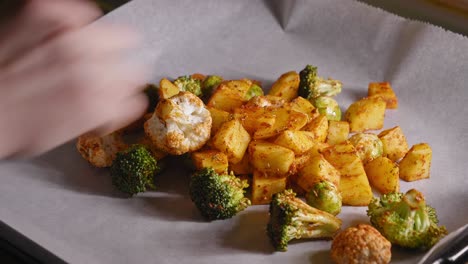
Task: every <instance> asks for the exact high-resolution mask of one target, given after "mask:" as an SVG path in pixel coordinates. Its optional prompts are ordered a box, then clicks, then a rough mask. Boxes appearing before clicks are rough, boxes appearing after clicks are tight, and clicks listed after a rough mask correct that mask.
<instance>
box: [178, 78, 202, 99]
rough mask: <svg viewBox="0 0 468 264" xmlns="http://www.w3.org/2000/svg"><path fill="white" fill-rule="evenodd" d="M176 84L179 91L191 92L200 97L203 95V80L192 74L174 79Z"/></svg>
mask: <svg viewBox="0 0 468 264" xmlns="http://www.w3.org/2000/svg"><path fill="white" fill-rule="evenodd" d="M174 85H175V86H177V87H178V88H179V91H185V92H191V93H193V94H194V95H196V96H198V97H202V95H203V93H202V88H201V81H200V80H199V79H195V78H193V77H192V76H190V75H186V76H180V77H179V78H177V79H176V80H175V81H174Z"/></svg>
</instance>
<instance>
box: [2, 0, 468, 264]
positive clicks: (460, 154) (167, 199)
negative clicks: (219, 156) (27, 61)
mask: <svg viewBox="0 0 468 264" xmlns="http://www.w3.org/2000/svg"><path fill="white" fill-rule="evenodd" d="M97 23H118V24H124V25H127V26H132V27H135V28H137V29H138V30H140V31H141V33H142V34H144V36H145V43H144V47H143V48H142V49H141V50H139V51H138V52H137V53H135V54H133V57H134V59H137V60H142V61H144V62H146V63H148V67H150V68H151V69H152V81H159V79H160V78H161V77H166V76H168V77H177V76H179V75H183V74H188V73H194V72H200V73H205V74H219V75H222V76H224V77H225V78H231V79H235V78H242V77H248V78H254V79H258V80H260V81H262V82H263V84H264V86H265V87H267V88H268V87H269V85H271V83H272V82H273V81H274V80H275V79H276V78H277V77H278V76H279V75H280V74H282V73H284V72H286V71H290V70H297V71H299V70H301V69H302V68H303V67H304V66H305V65H306V64H314V65H317V66H318V67H319V74H320V75H322V76H325V77H326V76H331V77H334V78H336V79H339V80H341V81H342V82H343V84H344V87H343V92H342V94H340V95H339V96H338V97H337V100H338V102H339V103H340V105H341V107H342V109H343V111H344V110H346V109H347V107H348V106H349V104H350V103H351V102H352V101H354V100H356V99H358V98H360V97H363V96H365V95H366V93H367V84H368V83H369V82H372V81H389V82H391V84H392V86H393V88H394V90H395V92H396V94H397V96H398V97H399V102H400V106H399V109H398V110H387V112H386V118H385V127H384V128H390V127H393V126H395V125H400V126H401V128H402V129H403V132H404V133H405V134H406V136H407V139H408V143H409V144H410V145H413V144H416V143H420V142H427V143H429V144H430V145H431V147H432V149H433V162H432V171H431V178H430V179H428V180H422V181H416V182H412V183H405V182H401V191H406V190H408V189H410V188H417V189H419V190H420V191H422V192H423V193H425V194H426V196H427V200H428V203H429V204H431V205H432V206H434V207H435V208H436V209H437V211H438V213H439V216H440V217H439V218H440V222H441V223H442V224H444V225H446V226H447V228H448V230H449V231H453V230H455V229H456V228H458V227H460V226H462V225H463V224H465V223H466V222H467V219H468V206H467V204H468V203H467V202H468V199H467V198H468V192H466V186H467V184H468V177H466V162H467V158H466V150H467V149H468V132H467V131H468V122H467V121H466V120H467V116H468V108H467V107H465V103H466V102H467V101H468V90H467V87H466V86H467V85H466V83H467V82H468V56H467V54H468V40H467V39H466V38H464V37H462V36H461V35H457V34H454V33H451V32H447V31H444V30H443V29H441V28H437V27H435V26H431V25H427V24H423V23H420V22H414V21H408V20H405V19H402V18H399V17H397V16H394V15H391V14H389V13H386V12H384V11H382V10H378V9H375V8H372V7H369V6H366V5H364V4H362V3H359V2H354V1H349V0H314V1H259V0H257V1H247V0H240V1H216V0H212V1H208V0H207V1H189V0H186V1H171V0H159V1H152V0H137V1H132V2H131V3H129V4H127V5H126V6H124V7H123V8H121V9H119V10H117V11H116V12H113V13H111V14H110V15H109V16H106V17H104V18H103V19H101V20H100V21H98V22H97ZM173 165H174V164H173ZM175 167H177V166H175ZM187 179H188V176H187V175H186V174H184V173H182V171H179V169H178V168H171V169H170V170H169V171H168V172H167V173H166V174H164V175H162V176H161V177H160V178H158V179H157V185H158V190H157V191H152V192H148V193H145V194H143V195H138V196H137V197H134V198H132V199H126V198H123V197H122V195H120V194H119V193H118V192H116V191H115V190H114V189H113V187H112V185H111V182H110V177H109V175H108V173H107V172H106V171H105V170H100V169H95V168H91V167H90V166H89V165H88V164H87V163H86V162H85V161H83V160H82V159H81V157H80V156H79V154H78V153H77V152H76V151H75V149H74V147H73V144H68V145H65V146H63V147H60V148H58V149H56V150H54V151H52V152H50V153H48V154H46V155H44V156H42V157H39V158H37V159H35V160H33V161H29V162H26V161H25V162H3V163H1V164H0V183H1V184H0V219H1V220H2V221H3V222H5V223H6V224H8V225H10V226H11V227H13V228H14V229H16V230H18V231H19V232H21V233H23V234H24V235H26V236H27V237H29V238H31V239H32V240H33V241H36V242H37V243H39V244H40V245H42V246H44V247H45V248H47V249H49V250H50V251H52V252H54V253H55V254H56V255H57V256H59V257H61V258H63V259H64V260H65V261H68V262H72V263H264V262H266V263H328V262H330V258H329V248H330V241H305V242H294V243H291V244H290V246H289V250H288V252H286V253H274V252H273V250H272V247H271V246H270V244H269V241H268V239H267V237H266V235H265V225H266V223H267V221H268V214H267V207H266V206H252V207H250V208H249V209H248V210H246V211H245V212H242V213H241V214H240V215H238V216H236V217H235V218H233V219H230V220H226V221H215V222H211V223H207V222H204V221H203V220H202V219H201V217H200V216H199V214H198V212H197V211H196V209H195V207H194V206H193V205H192V203H191V201H190V199H189V198H188V197H187ZM365 210H366V208H365V207H345V208H344V209H343V212H342V213H341V214H340V215H339V217H340V218H342V219H343V222H344V224H343V228H346V227H348V226H350V225H352V224H356V223H360V222H368V218H367V216H366V214H365ZM421 256H422V253H421V252H413V251H407V250H402V249H398V248H394V249H393V262H394V263H415V262H417V260H418V259H419V258H420V257H421Z"/></svg>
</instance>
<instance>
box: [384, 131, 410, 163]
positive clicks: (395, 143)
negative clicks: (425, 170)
mask: <svg viewBox="0 0 468 264" xmlns="http://www.w3.org/2000/svg"><path fill="white" fill-rule="evenodd" d="M378 136H379V138H380V141H382V144H383V155H384V156H385V157H387V158H389V159H391V160H393V161H398V160H400V159H401V158H403V156H405V154H406V152H408V143H407V142H406V137H405V135H404V134H403V131H402V130H401V128H400V127H399V126H396V127H393V128H390V129H387V130H384V131H382V132H380V134H379V135H378Z"/></svg>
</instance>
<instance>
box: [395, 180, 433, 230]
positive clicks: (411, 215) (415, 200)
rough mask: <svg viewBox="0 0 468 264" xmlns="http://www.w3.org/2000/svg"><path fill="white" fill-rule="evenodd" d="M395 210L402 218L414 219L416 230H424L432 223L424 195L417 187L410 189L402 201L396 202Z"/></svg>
mask: <svg viewBox="0 0 468 264" xmlns="http://www.w3.org/2000/svg"><path fill="white" fill-rule="evenodd" d="M393 210H394V211H395V212H396V213H398V214H399V215H400V216H401V218H404V219H413V222H414V223H413V227H414V230H417V231H422V232H424V231H425V230H427V229H428V228H429V226H430V224H431V222H430V219H429V214H428V212H427V211H426V201H425V199H424V195H423V194H422V193H421V192H419V191H417V190H415V189H411V190H409V191H408V192H407V193H406V194H405V195H404V196H403V197H402V199H401V201H400V202H399V203H396V204H395V206H394V208H393Z"/></svg>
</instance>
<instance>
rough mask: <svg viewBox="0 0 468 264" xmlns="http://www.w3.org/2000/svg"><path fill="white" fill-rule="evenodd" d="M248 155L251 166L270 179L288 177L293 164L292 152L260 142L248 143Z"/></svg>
mask: <svg viewBox="0 0 468 264" xmlns="http://www.w3.org/2000/svg"><path fill="white" fill-rule="evenodd" d="M249 155H250V163H251V164H252V166H253V167H254V168H255V169H256V170H258V171H260V172H262V173H266V174H268V176H271V177H273V176H274V177H284V176H286V175H288V174H289V173H290V168H291V165H292V163H293V162H294V152H293V151H292V150H290V149H288V148H285V147H282V146H279V145H276V144H273V143H270V142H266V141H260V140H258V141H252V142H251V143H250V145H249Z"/></svg>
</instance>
